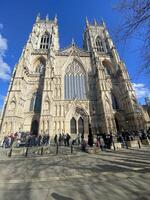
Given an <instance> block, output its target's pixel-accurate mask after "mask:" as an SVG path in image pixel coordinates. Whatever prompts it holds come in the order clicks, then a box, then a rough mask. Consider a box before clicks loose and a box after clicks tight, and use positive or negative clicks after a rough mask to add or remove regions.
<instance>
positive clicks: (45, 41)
mask: <svg viewBox="0 0 150 200" xmlns="http://www.w3.org/2000/svg"><path fill="white" fill-rule="evenodd" d="M49 45H50V35H49V34H48V33H45V34H44V35H43V36H42V38H41V43H40V49H46V50H47V49H49Z"/></svg>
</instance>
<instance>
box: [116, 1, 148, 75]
mask: <svg viewBox="0 0 150 200" xmlns="http://www.w3.org/2000/svg"><path fill="white" fill-rule="evenodd" d="M117 10H119V11H120V12H121V14H122V15H123V17H124V19H125V20H124V22H123V23H121V25H120V27H119V30H118V32H117V36H118V38H119V39H121V40H123V41H126V40H128V39H130V38H131V37H134V38H135V37H137V38H138V39H140V40H142V46H141V48H140V50H141V53H142V59H143V60H142V61H143V65H142V69H143V70H146V71H149V72H150V0H120V1H119V2H118V4H117Z"/></svg>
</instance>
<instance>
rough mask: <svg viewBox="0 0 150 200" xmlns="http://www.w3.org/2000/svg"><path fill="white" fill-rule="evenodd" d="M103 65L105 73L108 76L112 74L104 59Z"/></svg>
mask: <svg viewBox="0 0 150 200" xmlns="http://www.w3.org/2000/svg"><path fill="white" fill-rule="evenodd" d="M103 66H104V71H105V75H106V76H110V75H111V74H112V71H111V68H110V65H108V63H107V62H105V61H104V62H103Z"/></svg>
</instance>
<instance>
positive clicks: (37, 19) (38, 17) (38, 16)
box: [36, 13, 40, 22]
mask: <svg viewBox="0 0 150 200" xmlns="http://www.w3.org/2000/svg"><path fill="white" fill-rule="evenodd" d="M39 21H40V13H38V15H37V17H36V22H39Z"/></svg>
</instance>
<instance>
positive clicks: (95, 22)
mask: <svg viewBox="0 0 150 200" xmlns="http://www.w3.org/2000/svg"><path fill="white" fill-rule="evenodd" d="M94 26H97V21H96V19H95V18H94Z"/></svg>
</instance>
